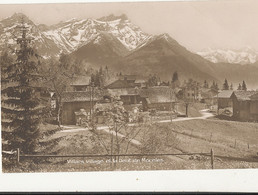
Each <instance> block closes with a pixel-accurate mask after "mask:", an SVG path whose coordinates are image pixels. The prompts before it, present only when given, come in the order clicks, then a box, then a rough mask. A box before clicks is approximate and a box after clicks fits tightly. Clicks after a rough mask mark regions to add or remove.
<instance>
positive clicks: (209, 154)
mask: <svg viewBox="0 0 258 195" xmlns="http://www.w3.org/2000/svg"><path fill="white" fill-rule="evenodd" d="M16 153H17V162H18V163H19V162H20V161H21V159H23V158H93V157H96V158H97V157H102V158H111V159H112V158H113V157H122V156H123V157H125V156H128V157H147V156H191V155H203V156H210V158H211V161H210V162H211V169H213V168H214V153H213V149H211V151H210V152H209V153H147V154H112V155H111V154H71V155H51V154H49V155H37V154H35V155H32V154H21V153H20V149H19V148H18V149H17V152H16Z"/></svg>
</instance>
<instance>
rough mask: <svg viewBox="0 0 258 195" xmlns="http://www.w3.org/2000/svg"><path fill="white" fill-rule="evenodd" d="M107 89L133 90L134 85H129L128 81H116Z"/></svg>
mask: <svg viewBox="0 0 258 195" xmlns="http://www.w3.org/2000/svg"><path fill="white" fill-rule="evenodd" d="M105 88H106V89H124V88H132V85H131V84H129V83H128V82H127V81H126V80H120V79H118V80H115V81H114V82H112V83H110V84H109V85H107V86H106V87H105Z"/></svg>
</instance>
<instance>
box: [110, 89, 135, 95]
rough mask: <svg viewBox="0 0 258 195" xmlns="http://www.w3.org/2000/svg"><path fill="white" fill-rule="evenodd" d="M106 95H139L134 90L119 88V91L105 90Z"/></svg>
mask: <svg viewBox="0 0 258 195" xmlns="http://www.w3.org/2000/svg"><path fill="white" fill-rule="evenodd" d="M107 93H108V94H111V95H117V96H121V95H139V90H138V89H136V88H121V89H107Z"/></svg>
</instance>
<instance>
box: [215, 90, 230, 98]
mask: <svg viewBox="0 0 258 195" xmlns="http://www.w3.org/2000/svg"><path fill="white" fill-rule="evenodd" d="M233 92H234V91H233V90H223V91H221V92H220V93H219V94H218V96H217V97H218V98H230V97H231V95H232V93H233Z"/></svg>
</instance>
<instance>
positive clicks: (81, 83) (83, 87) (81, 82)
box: [70, 76, 91, 91]
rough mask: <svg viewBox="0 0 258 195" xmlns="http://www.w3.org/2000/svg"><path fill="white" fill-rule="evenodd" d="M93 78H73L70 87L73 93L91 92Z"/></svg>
mask: <svg viewBox="0 0 258 195" xmlns="http://www.w3.org/2000/svg"><path fill="white" fill-rule="evenodd" d="M90 83H91V77H89V76H78V77H75V78H73V81H72V83H71V84H70V86H71V87H72V90H73V91H89V90H90Z"/></svg>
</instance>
